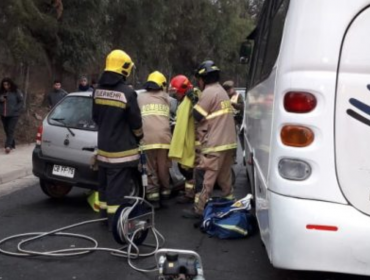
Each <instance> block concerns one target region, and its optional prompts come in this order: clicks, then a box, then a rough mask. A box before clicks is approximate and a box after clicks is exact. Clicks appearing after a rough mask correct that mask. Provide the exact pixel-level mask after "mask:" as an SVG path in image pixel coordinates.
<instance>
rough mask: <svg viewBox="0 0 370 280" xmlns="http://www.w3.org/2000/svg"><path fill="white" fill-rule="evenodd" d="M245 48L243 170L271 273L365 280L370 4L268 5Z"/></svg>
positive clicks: (368, 262)
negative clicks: (339, 274)
mask: <svg viewBox="0 0 370 280" xmlns="http://www.w3.org/2000/svg"><path fill="white" fill-rule="evenodd" d="M248 39H249V40H250V41H253V50H252V52H251V56H250V57H248V52H246V53H243V56H244V58H243V59H244V60H247V61H249V72H248V78H247V94H246V102H245V116H244V123H243V128H244V139H245V149H246V150H245V162H246V163H247V172H248V175H249V179H250V182H251V186H252V188H253V193H254V196H255V203H256V216H257V219H258V224H259V228H260V234H261V238H262V241H263V243H264V244H265V246H266V250H267V254H268V256H269V258H270V261H271V263H272V264H273V266H275V267H278V268H286V269H295V270H314V271H331V272H342V273H351V274H360V275H370V0H290V1H289V0H276V1H275V0H266V1H265V3H264V7H263V9H262V12H261V14H260V17H259V21H258V25H257V27H256V29H255V30H254V31H253V32H252V33H251V34H250V35H249V37H248ZM245 46H248V44H246V45H245ZM242 49H243V48H242ZM245 50H248V47H245V48H244V51H245Z"/></svg>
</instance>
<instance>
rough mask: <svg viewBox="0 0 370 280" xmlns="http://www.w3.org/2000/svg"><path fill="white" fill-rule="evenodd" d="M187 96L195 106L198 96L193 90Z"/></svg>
mask: <svg viewBox="0 0 370 280" xmlns="http://www.w3.org/2000/svg"><path fill="white" fill-rule="evenodd" d="M185 95H186V96H187V97H188V98H189V99H190V101H191V103H192V104H193V105H195V104H196V103H197V102H198V95H197V94H196V92H195V91H194V90H193V89H189V90H188V91H187V92H186V93H185Z"/></svg>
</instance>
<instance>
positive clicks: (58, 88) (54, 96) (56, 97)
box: [47, 80, 68, 110]
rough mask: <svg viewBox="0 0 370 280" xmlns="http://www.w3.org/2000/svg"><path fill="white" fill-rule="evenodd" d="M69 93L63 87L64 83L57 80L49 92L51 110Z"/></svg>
mask: <svg viewBox="0 0 370 280" xmlns="http://www.w3.org/2000/svg"><path fill="white" fill-rule="evenodd" d="M67 94H68V93H67V92H66V91H65V90H64V89H62V83H61V82H60V81H59V80H55V81H54V84H53V90H52V91H51V92H49V94H48V96H47V100H48V106H49V110H50V109H52V108H54V106H55V105H56V104H57V103H58V102H59V101H60V100H62V99H63V98H64V97H65V96H66V95H67Z"/></svg>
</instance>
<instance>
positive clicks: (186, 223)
mask: <svg viewBox="0 0 370 280" xmlns="http://www.w3.org/2000/svg"><path fill="white" fill-rule="evenodd" d="M235 170H236V174H237V181H236V194H237V196H238V197H242V196H244V195H245V194H246V193H247V189H248V187H247V185H246V177H245V172H244V169H243V167H242V166H241V165H238V166H235ZM30 180H31V179H30ZM26 183H27V182H25V181H24V180H23V181H20V182H19V183H18V184H22V185H25V184H26ZM1 187H2V186H0V189H1ZM16 189H17V190H16V191H14V192H12V193H6V194H5V195H3V196H2V197H0V239H3V238H5V237H7V236H10V235H14V234H19V233H25V232H44V231H50V230H53V229H56V228H60V227H63V226H66V225H70V224H74V223H78V222H81V221H84V220H91V219H95V218H97V214H96V213H94V212H93V211H92V210H91V209H90V207H89V205H88V204H87V202H86V195H85V194H84V191H83V190H81V189H76V190H74V191H73V192H72V193H71V194H70V195H69V196H68V197H67V198H66V199H64V200H63V201H59V202H56V201H53V200H51V199H48V198H47V197H46V196H45V195H44V194H43V193H42V192H41V190H40V188H39V185H38V184H31V185H28V186H27V187H25V188H16ZM182 208H183V206H181V205H177V204H176V203H175V201H174V200H172V201H170V202H169V207H168V208H167V209H163V210H160V211H158V212H157V213H156V217H155V218H156V228H157V229H158V230H159V231H160V232H161V233H162V234H163V235H164V236H165V238H166V244H165V247H166V248H178V249H187V250H195V251H197V252H198V253H199V254H200V255H201V257H202V261H203V265H204V267H205V276H206V279H207V280H225V279H228V280H241V279H250V280H257V279H258V280H263V279H276V280H278V279H281V280H282V279H285V280H306V279H307V280H308V279H310V280H311V279H317V280H329V279H330V280H344V279H351V280H359V279H365V277H359V276H353V275H342V274H331V273H317V272H299V271H286V270H279V269H275V268H273V267H272V266H271V265H270V263H269V260H268V258H267V255H266V253H265V250H264V247H263V246H262V243H261V241H260V238H259V236H258V234H255V235H253V236H250V237H248V238H246V239H241V240H218V239H215V238H209V237H208V236H207V235H205V234H203V233H201V232H200V231H199V230H198V229H195V228H194V227H193V222H192V221H191V220H187V219H183V218H181V209H182ZM72 232H77V233H82V234H87V235H89V236H91V237H93V238H95V239H97V240H98V242H99V245H100V246H102V247H111V248H118V247H119V246H118V244H117V243H115V241H114V240H113V237H112V236H111V234H110V233H109V232H107V230H106V229H105V228H104V227H102V226H101V225H99V224H92V225H86V226H83V227H81V228H78V229H75V230H73V231H72ZM16 243H17V242H9V243H7V244H6V245H5V246H4V248H7V249H11V250H14V248H16ZM89 245H90V244H89V243H87V242H86V241H82V240H76V239H71V238H65V237H52V238H47V239H45V240H43V241H42V242H36V243H34V244H31V245H29V246H28V247H27V248H30V249H38V250H52V249H59V248H65V247H67V248H68V247H81V246H89ZM287 245H288V244H287ZM15 250H16V249H15ZM135 264H137V265H139V266H144V267H145V266H151V265H153V264H154V258H148V259H145V260H141V261H137V262H135ZM155 275H156V274H155V273H151V274H143V273H139V272H136V271H135V270H133V269H131V268H130V267H129V266H128V264H127V262H126V260H125V259H123V258H118V257H114V256H111V255H110V254H109V253H106V252H94V253H91V254H88V255H84V256H79V257H73V258H57V259H50V258H46V257H32V258H17V257H9V256H5V255H0V280H21V279H27V280H30V279H37V280H50V279H53V280H66V279H88V280H101V279H103V280H116V279H117V280H118V279H130V280H136V279H155Z"/></svg>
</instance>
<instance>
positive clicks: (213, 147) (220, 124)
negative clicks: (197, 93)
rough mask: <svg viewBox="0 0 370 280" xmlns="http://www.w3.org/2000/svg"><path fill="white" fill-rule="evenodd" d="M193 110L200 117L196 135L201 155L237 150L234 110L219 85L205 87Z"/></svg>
mask: <svg viewBox="0 0 370 280" xmlns="http://www.w3.org/2000/svg"><path fill="white" fill-rule="evenodd" d="M194 110H195V111H196V113H198V114H200V115H201V116H202V120H201V121H200V122H199V124H198V126H197V134H198V139H199V141H200V142H201V151H202V153H203V154H209V153H214V152H221V151H226V150H231V149H236V148H237V143H236V132H235V122H234V117H233V113H234V110H233V107H232V105H231V102H230V98H229V96H228V95H227V93H226V91H225V90H224V89H223V87H222V86H221V85H220V84H219V83H214V84H210V85H207V86H206V88H205V90H204V91H203V92H202V94H201V97H200V98H199V101H198V103H197V104H196V105H195V106H194Z"/></svg>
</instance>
